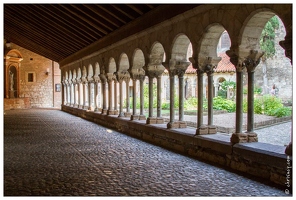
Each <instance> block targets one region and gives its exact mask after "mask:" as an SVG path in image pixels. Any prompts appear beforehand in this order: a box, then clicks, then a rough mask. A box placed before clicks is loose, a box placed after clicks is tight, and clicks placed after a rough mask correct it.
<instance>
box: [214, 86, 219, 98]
mask: <svg viewBox="0 0 296 200" xmlns="http://www.w3.org/2000/svg"><path fill="white" fill-rule="evenodd" d="M214 87H215V95H214V97H217V96H218V87H219V83H215V84H214Z"/></svg>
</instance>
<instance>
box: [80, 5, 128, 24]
mask: <svg viewBox="0 0 296 200" xmlns="http://www.w3.org/2000/svg"><path fill="white" fill-rule="evenodd" d="M84 7H86V8H87V9H89V10H91V11H92V12H93V13H95V14H96V15H98V16H100V17H101V18H103V19H104V20H106V21H108V22H109V23H110V24H113V25H114V26H115V27H116V28H119V27H120V25H122V22H119V20H117V19H115V18H114V17H113V16H112V17H113V19H112V20H111V19H110V16H111V15H110V16H109V17H106V16H107V15H106V14H107V13H106V14H104V13H105V11H103V10H98V7H95V5H88V4H86V5H84Z"/></svg>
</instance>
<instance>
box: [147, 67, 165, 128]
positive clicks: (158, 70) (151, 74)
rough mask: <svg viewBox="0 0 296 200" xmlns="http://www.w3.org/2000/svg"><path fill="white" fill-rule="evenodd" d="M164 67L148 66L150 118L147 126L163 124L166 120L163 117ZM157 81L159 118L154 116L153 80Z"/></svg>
mask: <svg viewBox="0 0 296 200" xmlns="http://www.w3.org/2000/svg"><path fill="white" fill-rule="evenodd" d="M164 69H165V68H164V66H163V65H160V64H159V65H156V66H152V65H151V66H148V73H147V74H148V78H149V116H148V118H147V121H146V123H147V124H163V123H164V119H163V118H162V116H161V76H162V73H163V72H164ZM154 78H156V79H157V82H156V83H157V88H156V92H157V94H156V98H157V100H156V101H157V108H156V110H157V116H156V117H154V116H153V79H154Z"/></svg>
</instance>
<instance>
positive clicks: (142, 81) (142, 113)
mask: <svg viewBox="0 0 296 200" xmlns="http://www.w3.org/2000/svg"><path fill="white" fill-rule="evenodd" d="M144 80H145V76H141V77H140V116H139V120H146V116H145V115H144V85H143V83H144Z"/></svg>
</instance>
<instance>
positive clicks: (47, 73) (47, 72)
mask: <svg viewBox="0 0 296 200" xmlns="http://www.w3.org/2000/svg"><path fill="white" fill-rule="evenodd" d="M45 74H46V75H47V76H48V75H49V68H47V69H46V72H45Z"/></svg>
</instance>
